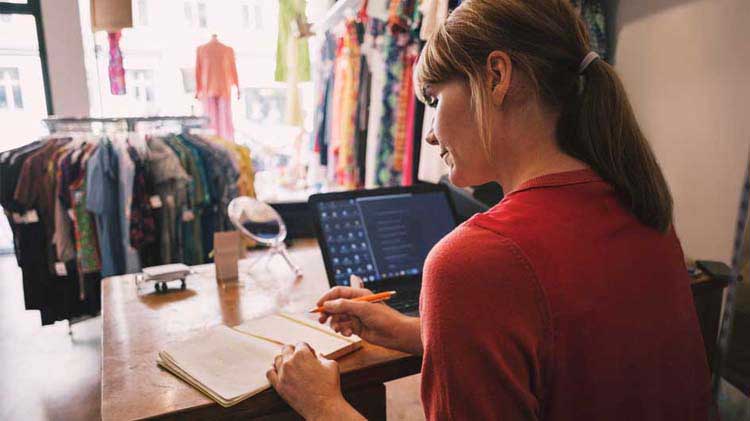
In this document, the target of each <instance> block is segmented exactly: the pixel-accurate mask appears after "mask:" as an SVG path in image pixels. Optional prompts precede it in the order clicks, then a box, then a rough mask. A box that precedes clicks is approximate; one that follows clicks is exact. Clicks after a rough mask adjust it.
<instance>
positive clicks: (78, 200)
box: [73, 191, 83, 204]
mask: <svg viewBox="0 0 750 421" xmlns="http://www.w3.org/2000/svg"><path fill="white" fill-rule="evenodd" d="M81 200H83V192H82V191H77V192H75V193H73V202H74V203H76V204H78V203H81Z"/></svg>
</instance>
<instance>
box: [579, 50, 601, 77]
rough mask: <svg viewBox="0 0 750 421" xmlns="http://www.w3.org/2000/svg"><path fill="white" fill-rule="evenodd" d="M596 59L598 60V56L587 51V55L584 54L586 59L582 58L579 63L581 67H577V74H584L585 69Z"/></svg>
mask: <svg viewBox="0 0 750 421" xmlns="http://www.w3.org/2000/svg"><path fill="white" fill-rule="evenodd" d="M598 58H599V54H597V53H596V52H595V51H589V53H588V54H586V57H584V58H583V60H582V61H581V65H580V66H578V74H579V75H582V74H583V72H585V71H586V69H587V68H588V67H589V65H590V64H591V63H593V62H594V60H596V59H598Z"/></svg>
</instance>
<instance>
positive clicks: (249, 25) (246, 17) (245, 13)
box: [242, 1, 263, 31]
mask: <svg viewBox="0 0 750 421" xmlns="http://www.w3.org/2000/svg"><path fill="white" fill-rule="evenodd" d="M242 27H243V28H245V29H252V30H256V31H260V30H262V29H263V9H262V7H261V5H260V4H259V3H258V2H257V1H256V2H253V3H245V4H243V5H242Z"/></svg>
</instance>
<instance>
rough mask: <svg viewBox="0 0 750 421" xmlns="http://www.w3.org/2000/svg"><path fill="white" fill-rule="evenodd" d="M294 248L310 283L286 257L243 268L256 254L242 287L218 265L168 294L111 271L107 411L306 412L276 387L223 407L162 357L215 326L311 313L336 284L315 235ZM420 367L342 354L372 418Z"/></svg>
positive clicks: (110, 414)
mask: <svg viewBox="0 0 750 421" xmlns="http://www.w3.org/2000/svg"><path fill="white" fill-rule="evenodd" d="M289 252H290V254H291V256H292V259H293V260H294V261H295V263H297V264H298V265H299V266H300V267H301V268H302V270H303V271H304V278H303V279H302V280H300V281H295V280H294V277H293V274H292V273H291V272H290V271H289V269H288V267H287V266H286V265H285V264H284V262H283V261H282V260H281V258H278V257H277V258H274V260H272V263H271V264H270V265H269V266H268V268H264V267H263V264H262V263H261V264H260V265H258V266H255V267H253V268H252V271H250V272H248V271H245V270H243V268H245V267H246V266H248V264H249V261H247V260H246V261H241V262H240V273H241V275H240V277H241V282H240V283H239V284H236V285H228V286H221V285H218V284H217V282H216V281H215V275H214V267H213V265H202V266H195V267H193V270H194V271H195V274H194V275H191V276H189V277H188V279H187V289H185V290H179V289H177V290H174V291H170V292H168V293H157V292H156V291H155V290H154V288H153V285H151V284H144V285H142V286H141V289H140V290H139V289H138V287H137V286H136V276H135V275H124V276H116V277H111V278H107V279H105V280H104V281H103V283H102V316H103V324H102V329H103V332H102V419H104V420H126V419H140V418H179V419H211V420H217V419H234V418H237V419H239V418H242V419H253V418H260V419H274V420H275V419H298V418H299V417H298V416H297V415H296V414H295V413H294V412H293V411H292V410H291V409H290V408H289V407H288V406H287V405H286V403H284V402H283V400H281V398H280V397H279V396H278V395H277V394H276V392H275V391H274V390H273V389H269V390H266V391H264V392H262V393H260V394H258V395H256V396H254V397H252V398H250V399H247V400H245V401H243V402H241V403H239V404H237V405H235V406H233V407H230V408H222V407H221V406H220V405H218V404H216V403H214V402H213V401H212V400H210V399H209V398H207V397H205V396H204V395H203V394H201V393H200V392H198V391H197V390H195V389H193V388H192V387H191V386H189V385H188V384H186V383H184V382H182V381H181V380H180V379H178V378H177V377H175V376H173V375H172V374H170V373H168V372H167V371H165V370H163V369H161V368H159V367H158V366H157V365H156V356H157V353H158V352H159V351H160V350H162V349H163V347H164V345H165V344H166V343H168V342H171V341H175V340H181V339H185V338H188V337H190V336H191V335H194V334H196V333H198V332H200V331H201V330H203V329H205V328H208V327H211V326H215V325H218V324H222V323H223V324H226V325H228V326H235V325H238V324H240V323H242V322H244V321H246V320H249V319H252V318H255V317H259V316H262V315H266V314H269V313H271V312H275V311H277V310H278V311H284V312H287V313H302V312H304V311H305V310H308V309H310V308H312V307H313V306H314V304H315V302H316V301H317V299H318V298H319V297H320V296H321V295H322V294H323V293H324V292H325V291H326V290H327V289H328V288H329V286H328V281H327V280H326V274H325V269H324V267H323V260H322V257H321V254H320V250H319V248H318V246H317V243H316V242H315V241H314V240H302V241H298V242H295V244H294V246H293V247H292V248H290V250H289ZM254 254H255V252H254V253H251V254H250V259H253V258H255V257H256V256H253V255H254ZM243 272H245V275H243ZM268 364H269V367H270V366H271V361H269V362H268ZM420 366H421V357H418V356H412V355H408V354H404V353H402V352H398V351H394V350H390V349H386V348H382V347H379V346H375V345H372V344H368V343H365V344H364V346H363V347H362V349H360V350H359V351H356V352H354V353H352V354H350V355H347V356H345V357H344V358H342V359H340V360H339V367H340V368H341V372H342V387H343V390H344V396H345V397H346V398H347V400H349V402H350V403H351V404H352V405H354V406H355V407H356V408H357V409H358V410H360V411H361V412H362V413H363V414H364V415H365V416H366V417H367V418H368V419H385V386H384V384H383V383H384V382H386V381H390V380H394V379H397V378H400V377H405V376H409V375H412V374H415V373H418V372H419V370H420Z"/></svg>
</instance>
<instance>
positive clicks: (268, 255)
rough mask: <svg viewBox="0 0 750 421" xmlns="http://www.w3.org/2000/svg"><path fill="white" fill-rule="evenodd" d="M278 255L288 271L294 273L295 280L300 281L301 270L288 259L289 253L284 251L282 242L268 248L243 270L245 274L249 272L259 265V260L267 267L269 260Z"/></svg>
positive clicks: (284, 246)
mask: <svg viewBox="0 0 750 421" xmlns="http://www.w3.org/2000/svg"><path fill="white" fill-rule="evenodd" d="M276 255H280V256H281V257H283V258H284V261H285V262H286V263H287V265H289V269H291V270H292V272H294V277H295V279H301V278H302V269H300V268H299V266H297V265H295V264H294V262H292V259H291V257H289V252H288V251H287V250H286V245H285V244H284V242H283V241H282V242H280V243H278V244H275V245H272V246H270V247H269V248H268V249H267V250H266V251H265V252H264V253H263V254H262V255H261V256H260V257H258V258H256V259H255V260H253V261H252V262H251V263H250V265H249V266H248V267H247V268H246V269H245V270H246V271H247V272H250V270H251V269H252V268H253V267H254V266H255V265H257V264H258V263H260V261H261V260H265V261H266V265H268V264H269V263H270V262H271V259H273V258H274V256H276Z"/></svg>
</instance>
